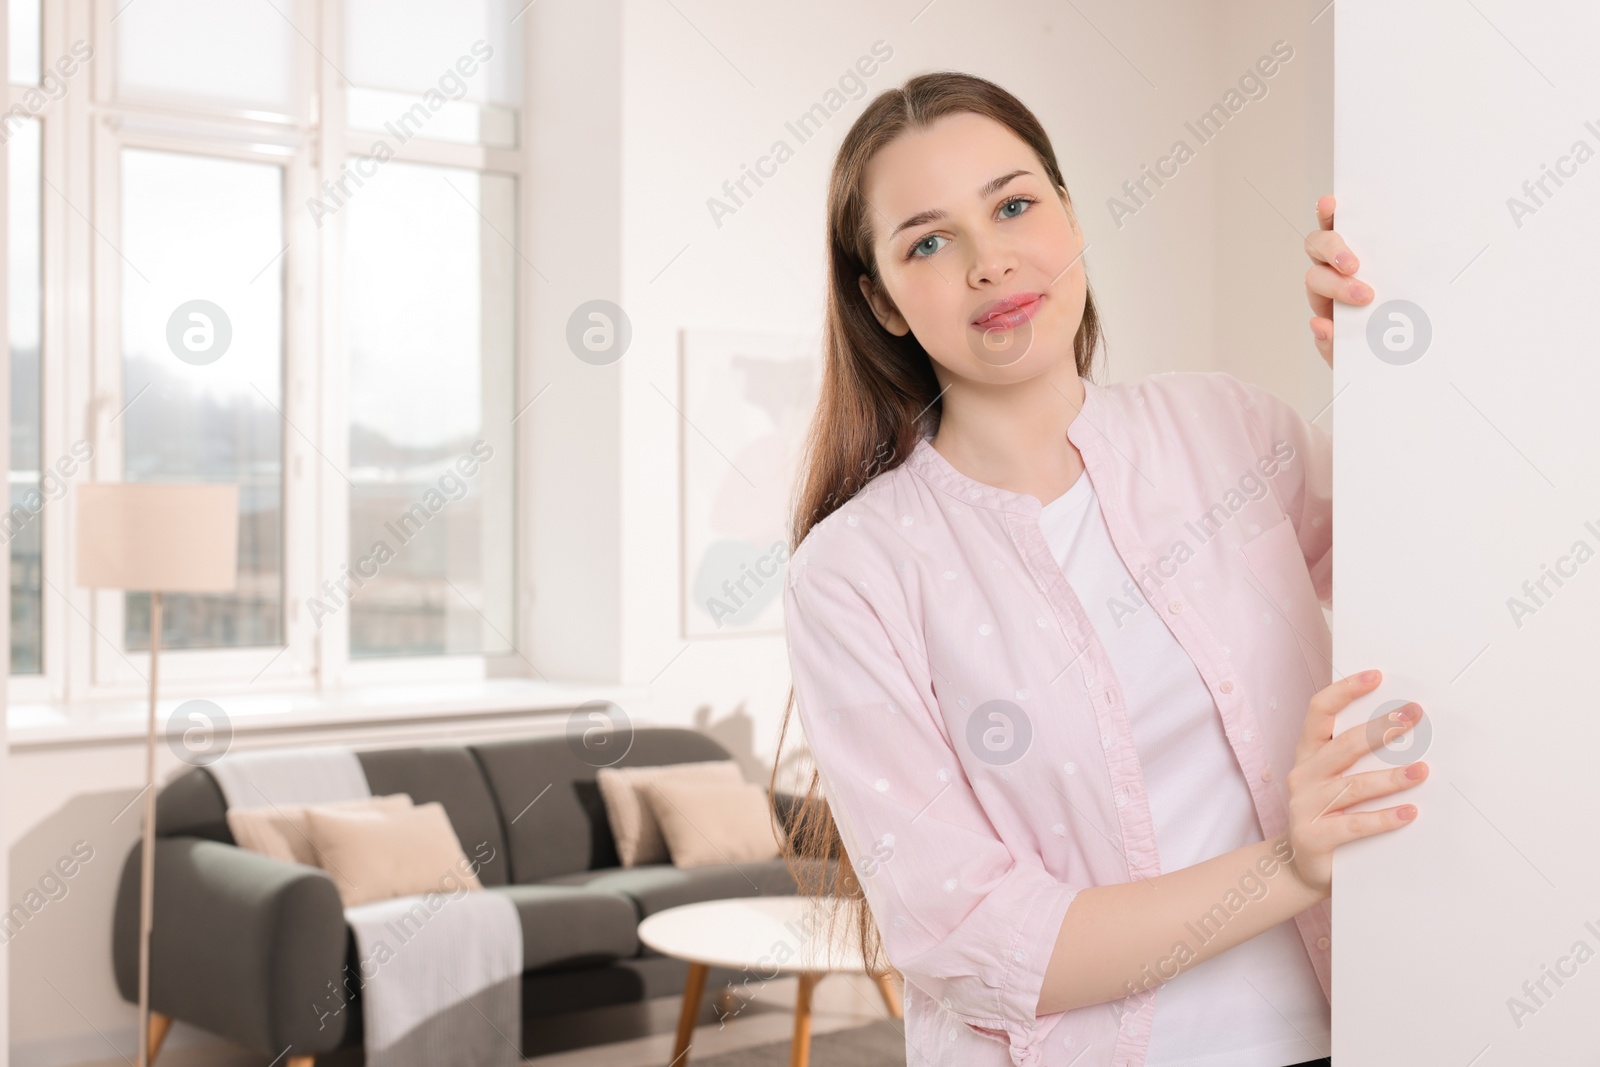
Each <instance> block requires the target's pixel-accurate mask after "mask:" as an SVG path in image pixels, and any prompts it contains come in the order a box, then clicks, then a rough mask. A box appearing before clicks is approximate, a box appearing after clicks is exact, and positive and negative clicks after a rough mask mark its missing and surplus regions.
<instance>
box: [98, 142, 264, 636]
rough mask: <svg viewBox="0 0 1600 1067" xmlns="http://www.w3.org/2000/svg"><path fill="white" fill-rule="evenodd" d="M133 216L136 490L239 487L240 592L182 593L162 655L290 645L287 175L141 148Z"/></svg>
mask: <svg viewBox="0 0 1600 1067" xmlns="http://www.w3.org/2000/svg"><path fill="white" fill-rule="evenodd" d="M121 206H122V211H121V214H122V242H121V244H122V326H123V329H122V361H123V362H122V404H121V408H122V411H121V416H122V417H121V418H120V419H119V420H118V423H117V424H118V426H119V427H120V428H121V431H122V457H123V460H122V477H123V480H125V481H130V482H148V481H160V482H234V483H237V484H238V486H239V588H238V591H237V592H235V593H214V594H181V593H180V594H174V595H169V596H167V597H166V599H165V600H164V602H163V604H162V628H161V629H162V632H161V647H162V648H217V647H225V646H238V645H245V646H252V645H254V646H277V645H280V644H282V643H283V625H282V622H283V589H282V584H283V582H282V579H283V537H282V526H283V523H282V516H283V453H282V449H283V420H282V417H281V416H280V415H279V412H280V411H281V410H282V409H283V270H282V267H281V260H282V257H281V255H280V252H281V250H282V248H283V171H282V168H280V167H277V166H274V165H272V164H270V163H246V162H241V161H238V160H232V159H212V158H207V157H205V156H195V155H184V154H180V153H176V152H150V151H144V150H140V149H132V148H130V149H125V150H124V151H123V153H122V205H121ZM126 604H127V606H126V609H125V612H126V614H125V619H124V627H125V638H124V640H125V642H126V645H125V647H127V648H129V649H148V648H149V647H150V595H149V594H148V593H129V594H127V602H126Z"/></svg>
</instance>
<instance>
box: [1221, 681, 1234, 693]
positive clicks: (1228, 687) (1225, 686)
mask: <svg viewBox="0 0 1600 1067" xmlns="http://www.w3.org/2000/svg"><path fill="white" fill-rule="evenodd" d="M1217 688H1218V689H1221V690H1222V691H1223V692H1224V693H1231V692H1233V683H1232V682H1223V683H1222V684H1221V685H1220V686H1218V687H1217Z"/></svg>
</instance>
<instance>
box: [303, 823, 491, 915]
mask: <svg viewBox="0 0 1600 1067" xmlns="http://www.w3.org/2000/svg"><path fill="white" fill-rule="evenodd" d="M306 821H307V822H308V823H309V824H310V828H311V842H312V844H313V845H314V846H315V847H316V850H317V858H318V859H319V860H320V862H321V866H322V869H323V870H325V871H327V872H328V873H329V874H331V875H332V876H333V882H334V885H336V886H338V887H339V899H340V900H342V901H344V906H345V907H347V908H348V907H350V906H351V905H354V904H365V903H367V902H369V901H373V900H388V899H390V898H391V897H402V896H408V895H410V894H413V893H445V894H450V895H453V894H455V893H457V892H459V891H460V889H461V887H462V886H465V887H466V888H467V889H482V888H483V885H482V883H480V882H479V881H478V876H477V874H476V873H475V869H474V868H473V867H472V865H471V864H470V863H468V861H467V857H466V854H465V853H464V852H462V851H461V841H460V839H459V838H457V837H456V831H455V828H454V827H453V826H451V825H450V816H449V815H447V814H445V810H444V805H443V804H440V803H438V802H437V801H434V802H433V803H429V804H418V805H417V806H416V807H413V808H403V809H399V810H395V811H382V810H372V809H368V810H366V811H349V810H345V811H338V810H333V809H329V808H324V807H313V808H310V809H308V810H307V811H306Z"/></svg>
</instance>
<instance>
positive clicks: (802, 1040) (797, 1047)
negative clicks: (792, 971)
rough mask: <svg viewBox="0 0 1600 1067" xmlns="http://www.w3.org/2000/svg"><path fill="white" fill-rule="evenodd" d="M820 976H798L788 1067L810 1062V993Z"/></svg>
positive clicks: (799, 1066)
mask: <svg viewBox="0 0 1600 1067" xmlns="http://www.w3.org/2000/svg"><path fill="white" fill-rule="evenodd" d="M821 978H822V975H821V974H815V973H806V974H802V975H800V989H799V991H798V992H796V993H795V998H794V1043H793V1044H792V1045H790V1046H789V1067H806V1065H807V1064H809V1063H810V1062H811V991H812V990H813V989H815V988H816V985H817V982H818V981H819V980H820V979H821Z"/></svg>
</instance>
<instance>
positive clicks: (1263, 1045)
mask: <svg viewBox="0 0 1600 1067" xmlns="http://www.w3.org/2000/svg"><path fill="white" fill-rule="evenodd" d="M1039 525H1040V528H1041V529H1042V531H1043V533H1044V536H1045V540H1046V542H1047V543H1048V544H1049V545H1050V550H1051V553H1052V554H1053V555H1054V556H1055V558H1056V562H1058V563H1059V564H1061V570H1062V573H1063V574H1065V575H1066V578H1067V583H1068V584H1069V585H1071V586H1072V590H1073V592H1074V593H1076V594H1077V597H1078V600H1079V601H1080V602H1082V604H1083V609H1084V611H1085V613H1087V614H1088V616H1089V620H1090V623H1091V625H1093V626H1094V628H1095V632H1096V633H1097V634H1098V635H1099V637H1100V640H1101V641H1102V642H1103V643H1104V644H1105V648H1106V654H1107V655H1108V656H1109V657H1110V659H1111V662H1112V664H1113V666H1114V668H1115V670H1116V674H1117V679H1118V681H1119V682H1120V683H1121V686H1122V691H1123V693H1124V694H1125V695H1126V700H1127V705H1126V706H1127V708H1128V715H1129V719H1130V725H1131V727H1132V730H1133V739H1134V749H1135V751H1136V752H1137V753H1138V756H1139V762H1140V764H1141V766H1142V768H1143V770H1144V777H1145V788H1146V790H1147V792H1148V794H1149V798H1150V809H1151V817H1152V818H1153V819H1154V821H1155V830H1156V849H1157V856H1158V858H1159V860H1160V864H1161V870H1162V871H1163V872H1164V873H1165V872H1169V871H1176V870H1181V869H1182V868H1184V867H1191V866H1193V865H1194V864H1196V863H1200V862H1202V861H1204V860H1207V859H1210V858H1211V857H1213V856H1217V855H1220V854H1222V853H1224V852H1231V851H1232V850H1234V849H1236V848H1242V847H1244V846H1245V845H1249V844H1253V843H1255V842H1258V841H1261V840H1262V839H1263V836H1264V835H1263V833H1262V830H1261V822H1260V820H1259V819H1258V818H1257V817H1256V810H1255V805H1254V802H1253V801H1252V800H1251V798H1250V789H1249V786H1248V785H1246V783H1245V779H1244V773H1243V772H1242V771H1241V770H1240V768H1239V761H1238V759H1237V758H1236V757H1235V756H1234V753H1233V749H1232V748H1230V747H1229V745H1228V740H1227V737H1226V735H1225V734H1224V733H1223V730H1222V717H1221V713H1220V712H1219V711H1218V710H1217V706H1216V702H1215V701H1213V700H1212V698H1211V693H1210V691H1209V690H1207V689H1206V687H1205V683H1204V682H1203V681H1202V680H1201V678H1200V673H1199V671H1198V670H1196V669H1195V665H1194V662H1193V661H1192V660H1191V659H1189V657H1188V655H1187V654H1186V653H1185V652H1184V651H1183V646H1181V645H1179V644H1178V642H1177V639H1176V638H1174V637H1173V636H1172V632H1171V631H1170V630H1168V629H1167V626H1166V623H1164V622H1163V621H1162V620H1161V613H1160V612H1158V611H1155V610H1152V609H1151V607H1150V605H1149V603H1147V602H1146V600H1145V598H1144V595H1143V593H1142V592H1141V591H1140V590H1139V587H1138V586H1137V585H1136V584H1135V583H1134V580H1133V576H1132V575H1131V574H1130V573H1129V572H1128V569H1127V567H1126V565H1124V563H1123V562H1122V558H1121V557H1120V556H1119V555H1117V552H1116V549H1115V547H1114V546H1113V545H1112V543H1111V534H1110V532H1109V531H1108V530H1107V528H1106V522H1105V517H1104V516H1103V515H1102V514H1101V511H1100V502H1099V499H1098V498H1097V497H1096V495H1095V492H1094V488H1093V486H1091V485H1090V483H1089V477H1088V475H1087V474H1082V475H1080V476H1079V477H1078V480H1077V481H1076V482H1074V483H1073V484H1072V488H1070V489H1068V490H1067V491H1066V492H1065V493H1064V494H1062V495H1061V496H1059V497H1057V498H1056V499H1055V500H1053V501H1051V502H1050V503H1048V504H1046V505H1045V506H1044V508H1043V509H1042V511H1041V512H1040V514H1039ZM1329 1022H1330V1015H1329V1008H1328V1000H1327V998H1326V997H1325V996H1323V993H1322V986H1321V984H1320V983H1319V982H1318V981H1317V974H1316V971H1315V970H1313V969H1312V966H1311V960H1310V959H1309V958H1308V957H1307V955H1306V950H1305V945H1304V944H1303V943H1302V942H1301V940H1300V934H1299V932H1298V931H1297V929H1296V927H1295V924H1294V921H1293V920H1285V921H1284V922H1282V923H1279V924H1278V925H1277V926H1274V927H1272V928H1271V929H1269V930H1265V931H1263V932H1262V933H1261V934H1259V935H1257V936H1256V937H1253V938H1251V939H1250V940H1248V941H1245V942H1243V943H1241V944H1239V945H1236V946H1235V947H1233V948H1231V949H1228V950H1226V951H1224V952H1222V953H1220V954H1218V955H1216V956H1213V957H1212V958H1211V959H1208V960H1206V961H1205V962H1203V963H1198V964H1191V965H1190V966H1188V967H1186V968H1184V970H1183V971H1181V972H1180V973H1179V974H1178V975H1177V976H1176V977H1174V978H1172V979H1170V980H1168V981H1167V982H1165V983H1164V984H1163V985H1162V986H1161V987H1160V989H1159V991H1158V992H1157V993H1156V1011H1155V1019H1154V1021H1153V1023H1152V1025H1151V1033H1150V1049H1149V1055H1148V1058H1147V1059H1146V1060H1145V1063H1146V1065H1147V1067H1285V1065H1287V1064H1298V1063H1301V1062H1303V1061H1305V1060H1310V1059H1315V1058H1317V1057H1320V1056H1325V1055H1327V1054H1328V1051H1327V1050H1328V1049H1329V1048H1330V1047H1331V1040H1330V1036H1329ZM1302 1035H1303V1036H1302Z"/></svg>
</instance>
